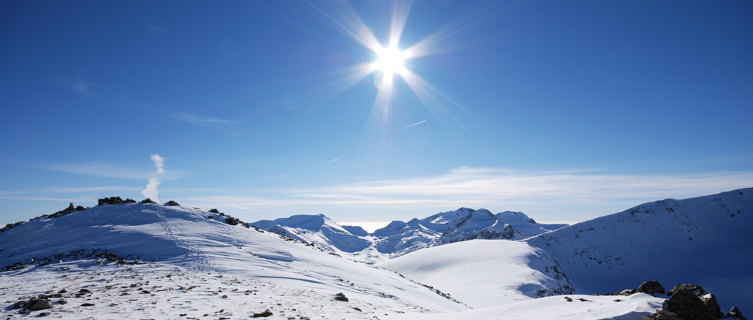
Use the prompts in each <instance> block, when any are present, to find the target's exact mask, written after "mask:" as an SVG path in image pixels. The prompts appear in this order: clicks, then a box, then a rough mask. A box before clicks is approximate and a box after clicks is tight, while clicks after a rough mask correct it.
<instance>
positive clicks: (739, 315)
mask: <svg viewBox="0 0 753 320" xmlns="http://www.w3.org/2000/svg"><path fill="white" fill-rule="evenodd" d="M727 318H736V319H742V320H748V318H746V317H745V316H743V313H742V312H740V309H738V308H737V306H734V307H732V309H730V310H729V312H727Z"/></svg>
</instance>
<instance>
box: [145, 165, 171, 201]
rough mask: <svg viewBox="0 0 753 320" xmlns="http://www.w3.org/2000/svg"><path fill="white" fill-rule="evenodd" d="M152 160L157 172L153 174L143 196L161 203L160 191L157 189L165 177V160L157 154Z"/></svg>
mask: <svg viewBox="0 0 753 320" xmlns="http://www.w3.org/2000/svg"><path fill="white" fill-rule="evenodd" d="M151 159H152V162H154V167H155V168H156V170H155V171H154V172H153V173H152V176H151V177H150V178H149V183H147V184H146V188H144V190H142V191H141V194H142V195H143V196H145V197H147V198H149V199H152V200H154V201H155V202H157V203H159V202H160V201H159V190H158V189H157V188H158V187H159V185H160V183H161V182H162V176H164V175H165V159H164V158H162V157H160V155H158V154H156V153H155V154H153V155H152V156H151Z"/></svg>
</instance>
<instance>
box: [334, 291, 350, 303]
mask: <svg viewBox="0 0 753 320" xmlns="http://www.w3.org/2000/svg"><path fill="white" fill-rule="evenodd" d="M335 301H344V302H348V297H346V296H345V295H344V294H343V293H342V292H338V293H337V294H336V295H335Z"/></svg>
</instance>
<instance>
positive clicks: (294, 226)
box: [251, 208, 567, 257]
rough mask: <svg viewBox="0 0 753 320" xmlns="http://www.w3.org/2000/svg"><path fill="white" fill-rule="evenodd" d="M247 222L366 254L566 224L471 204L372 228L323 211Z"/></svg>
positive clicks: (524, 234) (512, 235)
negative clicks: (340, 220) (345, 223)
mask: <svg viewBox="0 0 753 320" xmlns="http://www.w3.org/2000/svg"><path fill="white" fill-rule="evenodd" d="M251 225H253V226H256V227H258V228H260V229H264V230H267V231H270V232H274V233H278V234H281V235H285V236H288V237H291V238H294V239H297V240H301V241H305V242H309V243H313V244H315V245H317V246H319V247H322V248H325V249H328V250H332V251H336V252H344V253H351V254H357V253H360V252H371V253H372V254H371V255H370V256H375V254H376V255H378V254H384V255H388V256H393V257H394V256H401V255H404V254H406V253H409V252H413V251H416V250H419V249H423V248H427V247H432V246H437V245H442V244H447V243H453V242H458V241H465V240H472V239H507V240H518V239H524V238H528V237H531V236H535V235H539V234H542V233H544V232H549V231H552V230H556V229H559V228H562V227H565V226H567V225H566V224H540V223H537V222H536V221H535V220H533V219H531V218H529V217H528V216H526V215H525V214H523V213H522V212H512V211H505V212H501V213H497V214H496V215H495V214H492V213H491V212H489V210H486V209H478V210H474V209H469V208H460V209H457V210H454V211H447V212H441V213H437V214H435V215H432V216H429V217H426V218H424V219H415V218H414V219H412V220H410V221H408V222H403V221H392V222H390V223H389V224H388V225H387V226H385V227H384V228H381V229H378V230H376V231H374V232H373V233H368V232H366V231H365V230H363V229H362V228H361V227H357V226H341V225H339V224H338V223H337V222H335V221H333V220H331V219H329V218H327V217H326V216H324V215H296V216H292V217H289V218H280V219H276V220H261V221H257V222H253V223H251ZM375 252H376V253H375Z"/></svg>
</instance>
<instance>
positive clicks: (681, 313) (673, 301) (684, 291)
mask: <svg viewBox="0 0 753 320" xmlns="http://www.w3.org/2000/svg"><path fill="white" fill-rule="evenodd" d="M668 295H669V296H670V297H669V299H667V300H666V301H664V304H663V305H662V308H661V309H659V310H656V312H655V313H653V314H651V315H650V316H646V317H644V319H650V320H714V319H719V318H724V314H723V313H722V312H721V309H720V308H719V302H718V301H717V300H716V297H715V296H714V295H713V294H711V293H706V291H705V290H703V288H702V287H701V286H700V285H697V284H688V283H685V284H678V285H676V286H674V287H673V288H672V290H670V291H669V293H668ZM733 311H735V312H734V314H736V315H739V316H740V317H742V313H740V310H739V309H737V308H733V310H730V313H733ZM727 317H730V315H728V316H727ZM741 319H744V318H741Z"/></svg>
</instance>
